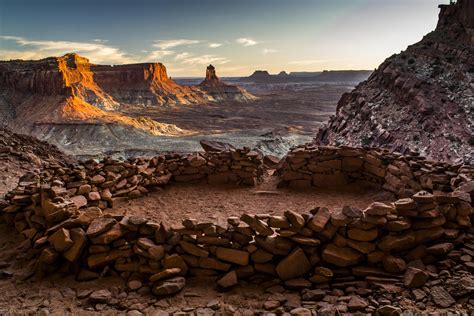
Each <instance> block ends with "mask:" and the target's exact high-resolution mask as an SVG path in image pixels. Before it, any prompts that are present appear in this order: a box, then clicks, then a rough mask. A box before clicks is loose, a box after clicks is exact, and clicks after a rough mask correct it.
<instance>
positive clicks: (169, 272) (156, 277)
mask: <svg viewBox="0 0 474 316" xmlns="http://www.w3.org/2000/svg"><path fill="white" fill-rule="evenodd" d="M180 273H181V269H180V268H169V269H164V270H162V271H160V272H158V273H155V274H153V275H152V276H151V277H150V282H151V283H155V282H158V281H161V280H163V279H169V278H171V277H174V276H177V275H179V274H180Z"/></svg>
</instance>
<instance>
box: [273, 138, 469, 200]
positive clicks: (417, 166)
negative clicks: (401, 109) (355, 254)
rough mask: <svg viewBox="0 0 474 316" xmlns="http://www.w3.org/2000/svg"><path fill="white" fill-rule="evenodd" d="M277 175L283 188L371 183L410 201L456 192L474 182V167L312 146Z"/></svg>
mask: <svg viewBox="0 0 474 316" xmlns="http://www.w3.org/2000/svg"><path fill="white" fill-rule="evenodd" d="M277 175H278V176H279V177H280V179H281V185H288V186H290V187H293V188H308V187H311V186H315V187H335V188H337V187H341V186H346V185H351V184H353V183H366V184H367V183H368V184H374V185H378V186H380V187H382V188H383V189H385V190H387V191H390V192H393V193H395V194H396V195H398V196H402V197H409V196H411V195H413V194H414V193H416V192H418V191H420V190H427V191H430V192H452V191H454V190H456V188H457V187H459V186H460V185H462V184H463V183H466V182H468V181H469V180H470V179H472V178H473V175H474V167H473V166H468V165H462V164H458V165H455V164H449V163H444V162H434V161H428V160H426V159H425V158H424V157H421V156H410V155H401V154H397V153H393V152H390V151H388V150H381V149H363V148H352V147H329V146H314V145H311V144H308V145H302V146H299V147H295V148H293V149H292V150H291V151H290V152H289V153H288V154H287V155H286V156H285V157H284V158H283V160H282V162H281V166H280V167H279V169H278V170H277Z"/></svg>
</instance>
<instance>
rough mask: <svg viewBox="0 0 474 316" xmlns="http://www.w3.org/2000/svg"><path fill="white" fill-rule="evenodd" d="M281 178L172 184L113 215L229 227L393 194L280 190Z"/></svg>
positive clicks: (360, 189)
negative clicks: (234, 220)
mask: <svg viewBox="0 0 474 316" xmlns="http://www.w3.org/2000/svg"><path fill="white" fill-rule="evenodd" d="M277 181H278V179H277V178H276V177H272V176H267V177H265V180H264V182H263V183H261V184H259V185H258V186H256V187H237V188H236V187H235V186H211V185H208V184H205V183H201V184H198V185H197V184H196V183H188V184H172V185H169V186H167V187H166V188H165V189H163V190H159V191H156V192H151V193H150V194H149V195H147V196H146V197H144V198H141V199H138V200H131V201H128V202H127V203H126V204H122V205H120V206H118V207H115V208H113V209H109V210H106V211H107V212H109V213H112V214H124V215H129V216H131V215H139V216H143V217H145V218H148V219H152V220H154V221H156V222H158V223H159V222H164V223H166V224H168V225H179V224H180V223H181V220H182V219H184V218H194V219H198V220H200V221H212V222H214V223H218V224H219V225H224V226H225V225H227V224H226V223H227V218H228V217H229V216H240V215H242V214H244V213H248V214H270V215H281V214H283V213H284V212H285V211H287V210H292V211H295V212H298V213H308V212H309V211H310V210H311V209H313V208H315V207H318V206H324V207H328V208H329V209H334V208H338V207H343V206H344V205H351V206H356V207H359V208H365V207H367V206H368V205H369V204H370V203H372V202H374V201H379V200H385V201H386V200H387V198H388V199H390V198H391V195H390V194H389V193H387V192H380V191H378V190H375V189H373V188H372V189H369V188H364V187H360V186H352V187H346V188H341V189H338V190H337V191H335V190H327V189H326V190H324V189H317V188H312V189H308V190H305V191H300V190H298V191H295V190H291V189H277V188H276V185H277Z"/></svg>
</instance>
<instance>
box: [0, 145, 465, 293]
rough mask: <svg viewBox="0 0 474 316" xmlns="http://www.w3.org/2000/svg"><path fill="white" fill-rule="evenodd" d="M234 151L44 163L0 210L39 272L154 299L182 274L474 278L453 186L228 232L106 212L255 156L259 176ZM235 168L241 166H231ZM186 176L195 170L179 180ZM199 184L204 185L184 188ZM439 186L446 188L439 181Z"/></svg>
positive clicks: (232, 223) (331, 279)
mask: <svg viewBox="0 0 474 316" xmlns="http://www.w3.org/2000/svg"><path fill="white" fill-rule="evenodd" d="M320 150H322V151H323V153H324V155H321V156H319V157H331V159H325V160H318V161H334V160H338V159H335V158H334V154H332V155H328V154H327V152H326V151H325V150H326V149H320ZM331 150H334V149H331ZM235 152H236V153H237V152H238V153H239V155H238V156H236V157H237V158H239V159H235V158H234V159H232V158H231V157H232V155H233V153H232V152H229V153H219V154H212V155H210V156H205V155H204V156H203V155H191V156H180V155H168V156H162V157H161V158H159V157H157V158H152V159H138V158H137V159H131V160H129V161H127V162H116V161H112V160H106V161H104V162H101V163H95V162H92V161H89V162H86V163H83V164H80V165H78V166H71V167H69V168H66V167H64V166H50V168H48V169H46V170H44V171H43V172H42V174H41V176H40V177H39V178H36V179H30V180H35V181H29V182H25V181H24V182H22V183H20V185H19V186H18V188H17V189H16V190H14V191H12V192H10V193H9V194H8V195H7V200H8V203H7V204H5V205H2V206H1V207H0V208H2V218H3V220H4V221H5V222H6V223H7V224H9V225H10V226H13V227H15V229H16V230H17V231H18V232H20V233H21V234H22V235H23V236H25V238H26V239H27V240H28V242H29V243H30V246H31V250H30V251H31V254H32V257H34V256H36V258H38V260H37V270H38V272H40V273H50V272H52V271H55V270H61V271H63V272H64V271H68V272H69V273H72V274H74V275H75V277H76V278H77V280H81V281H83V280H91V279H95V278H98V277H100V276H101V275H103V274H105V273H112V274H115V275H120V276H121V277H123V278H124V279H126V280H127V281H129V282H131V281H137V280H138V281H139V283H140V286H147V287H149V288H150V289H151V290H152V292H153V293H154V294H156V295H167V294H172V293H175V292H178V291H179V290H181V289H182V288H183V287H184V285H185V278H186V277H187V276H215V277H216V282H217V285H218V286H219V287H221V288H228V287H231V286H234V285H236V284H237V283H238V281H239V280H242V279H246V278H251V277H255V276H261V275H268V276H270V277H275V278H279V279H281V281H282V282H283V283H284V285H285V286H286V287H287V288H290V289H306V288H311V287H313V286H324V284H328V283H331V285H332V286H335V287H337V286H341V287H347V286H356V285H358V284H359V285H360V284H368V283H377V282H379V283H380V282H387V280H388V281H390V282H402V283H403V284H404V285H405V286H406V287H408V288H416V287H420V286H422V285H423V284H424V283H425V282H426V281H427V280H428V279H429V278H430V277H434V274H433V273H431V272H432V271H431V270H430V268H429V266H433V265H437V266H440V267H442V268H444V269H450V268H452V267H454V266H455V265H456V267H457V269H459V268H461V269H465V270H469V271H471V272H472V271H473V270H474V263H473V261H472V260H464V259H465V258H466V254H468V255H469V253H471V255H472V254H473V253H472V252H473V250H472V249H470V248H469V247H466V246H465V245H466V244H472V243H473V242H474V240H473V239H474V238H473V229H472V224H471V223H472V220H474V212H473V208H472V200H471V193H472V192H467V191H466V190H460V189H458V188H456V189H455V190H454V191H451V192H443V191H442V190H436V191H435V192H432V193H430V192H427V191H420V192H417V193H416V194H413V195H412V196H411V197H409V198H401V199H398V200H397V201H395V202H393V203H392V202H386V203H382V202H374V203H372V204H371V205H369V206H368V207H367V208H366V209H363V210H362V209H358V208H356V207H351V206H345V207H343V208H340V209H327V208H325V207H316V208H314V209H313V210H311V211H310V212H308V213H302V214H299V213H296V212H291V211H287V212H285V213H284V215H283V216H270V215H265V214H260V215H249V214H243V215H242V216H241V217H230V218H228V221H227V225H226V226H219V225H216V224H214V223H212V222H202V221H199V220H195V219H184V220H183V221H182V226H180V227H167V226H166V225H165V224H163V223H155V222H152V221H149V220H147V219H146V218H142V217H137V216H130V217H128V216H111V215H106V214H103V212H102V209H103V208H106V207H109V206H111V205H113V204H114V203H115V202H117V201H118V200H114V199H120V198H131V197H135V194H136V195H137V196H139V195H141V194H143V193H144V191H145V190H144V189H142V188H145V189H146V187H150V186H153V185H163V184H164V183H167V181H168V180H170V179H174V180H175V181H180V180H183V178H180V176H188V175H189V174H205V175H206V178H207V179H208V180H209V179H210V178H209V176H210V175H212V174H216V172H221V171H217V170H220V167H219V166H223V165H226V164H227V166H230V167H229V169H226V170H225V172H232V171H231V170H241V169H242V168H244V169H245V168H247V167H250V168H251V167H254V166H250V162H252V161H253V159H256V160H257V161H253V163H255V164H257V166H256V167H255V168H256V170H254V171H255V172H256V173H258V172H259V170H260V169H259V167H258V166H259V163H258V162H259V161H261V160H260V159H261V158H258V157H259V155H254V154H253V153H252V152H251V151H244V152H240V151H238V150H237V151H235ZM298 152H299V151H293V152H292V153H293V154H297V153H298ZM348 152H350V149H348V148H344V149H340V150H339V151H338V155H340V156H341V157H343V158H341V159H340V160H339V161H344V159H345V158H346V157H349V158H353V160H351V163H350V164H348V163H347V162H341V167H340V168H339V166H337V167H338V168H332V170H344V169H342V168H343V166H347V165H351V166H353V165H360V164H362V162H357V163H356V159H362V158H361V157H362V156H361V155H360V153H361V151H360V150H359V149H352V152H353V155H351V156H347V153H348ZM331 153H333V152H332V151H331ZM356 153H357V155H356ZM307 155H308V153H305V155H304V156H302V157H301V158H302V159H304V161H300V163H306V164H307V165H310V164H313V163H312V162H308V161H307V159H309V158H310V157H311V156H309V157H307ZM222 156H225V157H227V158H228V160H225V161H226V164H221V165H219V164H218V163H217V160H216V161H214V160H213V158H215V159H217V157H221V158H222ZM242 157H245V159H244V158H242ZM288 157H290V155H289V156H288ZM288 157H287V160H286V161H288V159H289V158H288ZM291 157H293V156H291ZM363 157H367V153H365V156H363ZM375 159H379V160H381V161H382V164H381V165H380V164H379V169H381V170H387V169H388V168H389V166H391V165H394V163H395V162H396V161H405V160H403V158H402V157H398V158H397V159H398V160H397V159H391V160H387V161H385V160H384V159H385V158H383V157H379V156H375V155H374V158H372V157H371V158H364V161H363V164H362V166H363V167H361V168H364V169H365V170H370V168H371V167H368V168H367V167H366V166H365V165H366V164H367V165H368V164H374V163H372V162H370V163H369V162H368V161H367V160H369V161H372V160H374V161H378V160H375ZM211 161H214V162H211ZM406 161H408V162H407V165H408V166H412V165H413V164H414V163H412V165H410V163H409V162H410V161H411V160H410V159H406ZM406 161H405V162H406ZM416 161H417V163H418V164H419V165H420V166H423V167H420V168H425V167H426V165H424V164H423V165H422V161H423V160H416ZM420 161H421V162H420ZM242 162H245V163H242ZM292 163H293V164H294V163H295V162H294V161H292ZM237 164H239V165H240V167H232V166H235V165H237ZM326 164H327V163H326ZM331 164H335V163H334V162H331ZM314 165H316V166H318V163H315V164H314ZM171 166H173V167H171ZM175 166H177V167H176V168H175ZM325 166H327V165H325ZM380 166H387V167H385V168H380ZM440 166H441V165H438V166H433V167H432V168H434V169H431V170H436V172H441V171H442V170H443V172H445V173H446V172H447V171H445V170H448V171H449V172H452V173H453V174H452V175H451V174H450V175H451V177H450V180H449V183H450V185H451V189H453V186H452V183H453V182H456V181H458V180H453V179H459V178H462V179H463V181H462V182H460V183H462V184H463V185H466V183H472V182H469V181H467V180H469V179H468V178H467V176H466V175H465V174H462V173H457V174H455V173H456V172H454V171H452V170H454V169H455V168H457V169H456V170H457V171H458V172H459V171H460V170H464V169H466V168H467V167H464V169H462V167H459V166H458V167H452V168H453V169H446V168H447V167H446V166H444V165H443V166H442V167H440ZM187 168H197V169H198V170H202V171H199V172H196V173H188V172H184V170H186V169H187ZM199 168H202V169H199ZM209 168H210V169H209ZM212 168H214V169H212ZM400 168H402V167H400ZM172 169H174V170H172ZM364 169H362V170H364ZM167 170H168V171H170V170H171V174H170V172H168V171H167ZM178 170H179V171H178ZM193 170H194V171H196V170H195V169H193ZM209 170H214V173H213V172H210V171H209ZM297 170H298V169H297ZM412 170H413V169H410V171H411V172H414V171H412ZM418 170H421V169H418ZM247 171H250V170H247ZM247 171H246V172H247ZM173 172H174V174H173ZM222 172H224V171H222ZM313 172H315V171H313ZM351 172H354V173H355V172H359V173H360V174H361V175H365V176H366V178H365V179H366V180H367V179H369V178H374V179H375V180H380V181H381V182H380V184H382V185H384V184H383V180H382V179H384V177H382V175H380V176H379V177H378V178H376V177H374V176H373V174H372V173H364V172H363V171H361V170H354V171H351ZM426 173H427V172H426ZM235 174H236V175H239V173H237V172H236V173H235ZM252 174H253V173H252ZM118 175H120V176H118ZM165 176H166V178H163V177H165ZM349 176H350V174H348V175H347V177H348V179H350V178H349ZM385 176H386V174H385ZM117 177H118V179H117ZM420 177H422V175H421V174H420ZM196 178H200V177H197V176H196V177H191V178H185V179H186V180H183V181H188V180H195V179H196ZM203 178H204V176H203ZM80 179H82V180H80ZM124 179H126V181H125V182H124V183H121V182H123V180H124ZM226 179H228V178H226ZM237 179H239V178H237ZM244 179H245V178H244ZM359 179H360V178H359ZM239 180H242V179H239ZM290 181H292V180H290ZM432 183H433V182H432ZM434 184H435V185H436V186H434V187H433V188H434V189H440V188H441V187H438V186H437V185H438V183H437V182H435V183H434ZM440 185H443V187H442V188H446V189H447V184H446V186H444V185H445V183H444V181H443V183H440ZM110 188H113V189H110ZM106 189H109V190H108V191H107V190H106ZM121 190H124V191H121ZM104 191H106V192H110V193H111V197H109V195H107V198H104V197H103V195H104ZM117 192H120V194H117ZM134 192H136V193H134ZM80 193H82V194H80ZM111 201H112V202H111ZM471 255H469V256H470V258H472V257H471ZM463 258H464V259H463ZM430 271H431V272H430ZM135 284H136V282H135Z"/></svg>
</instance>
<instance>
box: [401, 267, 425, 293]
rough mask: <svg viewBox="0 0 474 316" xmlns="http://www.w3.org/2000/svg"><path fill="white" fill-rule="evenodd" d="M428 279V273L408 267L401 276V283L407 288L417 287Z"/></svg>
mask: <svg viewBox="0 0 474 316" xmlns="http://www.w3.org/2000/svg"><path fill="white" fill-rule="evenodd" d="M426 281H428V274H427V273H426V272H424V271H423V270H420V269H417V268H413V267H408V268H407V270H406V272H405V276H404V278H403V284H405V286H406V287H407V288H417V287H421V286H423V285H424V284H425V283H426Z"/></svg>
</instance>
